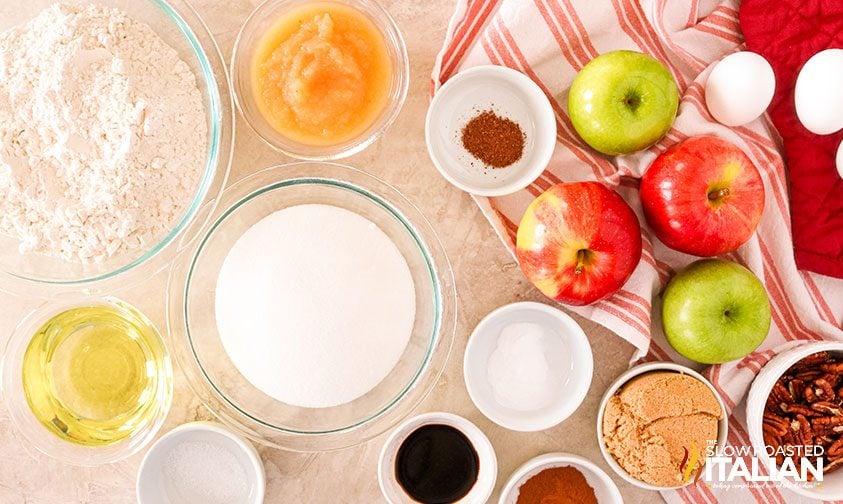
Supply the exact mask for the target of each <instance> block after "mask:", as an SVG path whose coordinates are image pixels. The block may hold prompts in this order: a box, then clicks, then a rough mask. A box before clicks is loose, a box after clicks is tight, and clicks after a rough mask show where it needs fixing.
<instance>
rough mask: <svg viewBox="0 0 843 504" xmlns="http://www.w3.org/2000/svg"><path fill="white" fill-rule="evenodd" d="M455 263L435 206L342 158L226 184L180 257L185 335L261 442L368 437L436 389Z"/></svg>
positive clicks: (178, 331)
mask: <svg viewBox="0 0 843 504" xmlns="http://www.w3.org/2000/svg"><path fill="white" fill-rule="evenodd" d="M455 311H456V293H455V289H454V280H453V273H452V271H451V267H450V264H449V262H448V258H447V256H446V254H445V251H444V249H443V248H442V245H441V243H440V242H439V239H438V238H437V236H436V234H435V232H434V231H433V229H432V228H431V226H430V224H429V223H428V221H427V220H426V219H425V217H424V216H423V215H422V214H421V212H420V211H419V210H418V209H417V208H416V207H415V206H414V205H413V204H412V203H411V202H410V201H409V200H407V198H405V197H404V196H403V195H402V194H401V193H399V192H398V191H397V190H396V189H395V188H393V187H391V186H389V185H388V184H386V183H384V182H382V181H380V180H378V179H376V178H374V177H372V176H370V175H367V174H365V173H363V172H361V171H359V170H356V169H354V168H351V167H348V166H344V165H340V164H333V163H309V162H302V163H293V164H289V165H283V166H275V167H271V168H267V169H264V170H262V171H259V172H257V173H255V174H253V175H250V176H249V177H246V178H245V179H243V180H241V181H240V182H238V183H236V184H234V185H233V186H231V187H230V188H228V189H227V190H226V191H224V193H223V195H222V197H221V201H220V204H219V205H218V207H217V210H216V211H215V212H214V215H213V217H212V219H211V222H210V224H209V227H208V229H207V231H206V233H205V234H204V236H203V237H202V238H201V239H200V240H198V241H197V243H196V245H195V248H194V250H192V251H191V252H190V253H187V254H184V255H183V256H181V257H180V258H179V259H178V260H177V261H176V263H175V264H174V266H173V269H172V270H171V273H170V280H169V287H168V301H167V319H168V330H169V336H170V340H171V350H172V353H173V355H174V357H175V360H176V362H177V363H178V365H179V366H180V368H181V369H182V371H183V373H184V374H185V376H186V378H187V381H188V383H189V385H190V386H191V388H192V389H193V391H194V392H195V393H196V394H197V395H198V396H199V398H200V399H201V401H202V402H203V403H204V404H205V406H207V407H208V408H209V409H210V410H211V411H212V412H213V413H214V414H215V415H216V416H217V417H218V418H219V419H220V420H221V421H222V422H224V423H226V424H228V425H229V426H230V427H232V428H234V429H236V430H237V431H238V432H240V433H241V434H243V435H245V436H247V437H249V438H251V439H253V440H255V441H258V442H261V443H264V444H266V445H269V446H274V447H278V448H284V449H288V450H295V451H328V450H334V449H341V448H345V447H349V446H353V445H356V444H359V443H362V442H364V441H366V440H368V439H371V438H372V437H374V436H376V435H378V434H380V433H382V432H384V431H386V430H388V429H389V428H390V427H392V426H394V425H395V424H396V423H397V422H399V421H400V420H401V419H402V418H404V417H405V416H406V415H407V414H408V413H409V412H410V411H411V410H412V409H413V408H414V407H415V406H416V405H418V403H419V402H421V400H422V399H424V398H425V397H426V396H427V394H428V392H429V391H430V390H431V388H432V387H433V385H434V384H435V382H436V380H437V379H438V378H439V376H440V375H441V373H442V371H443V369H444V366H445V362H446V360H447V358H448V355H449V353H450V349H451V344H452V341H453V337H454V330H455V321H456V318H455Z"/></svg>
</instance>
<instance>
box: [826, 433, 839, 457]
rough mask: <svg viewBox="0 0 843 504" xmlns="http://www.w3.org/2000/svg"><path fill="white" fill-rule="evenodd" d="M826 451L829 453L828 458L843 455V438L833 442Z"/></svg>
mask: <svg viewBox="0 0 843 504" xmlns="http://www.w3.org/2000/svg"><path fill="white" fill-rule="evenodd" d="M825 452H826V453H827V454H828V458H830V459H836V458H839V457H840V456H843V438H840V439H838V440H837V441H835V442H833V443H831V445H829V447H828V448H826V450H825Z"/></svg>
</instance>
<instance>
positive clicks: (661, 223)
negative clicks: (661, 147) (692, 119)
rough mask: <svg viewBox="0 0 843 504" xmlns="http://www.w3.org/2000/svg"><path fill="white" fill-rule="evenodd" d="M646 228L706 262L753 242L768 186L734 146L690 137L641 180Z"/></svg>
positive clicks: (718, 141) (664, 155)
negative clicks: (706, 259) (747, 242)
mask: <svg viewBox="0 0 843 504" xmlns="http://www.w3.org/2000/svg"><path fill="white" fill-rule="evenodd" d="M641 204H642V206H643V208H644V215H645V217H646V218H647V223H648V224H649V225H650V228H651V229H652V230H653V232H654V233H655V235H656V236H657V237H658V238H659V240H661V241H662V242H663V243H664V244H665V245H667V246H668V247H670V248H672V249H675V250H678V251H680V252H685V253H686V254H692V255H697V256H702V257H711V256H715V255H721V254H726V253H728V252H732V251H734V250H736V249H737V248H738V247H740V246H741V245H743V244H744V243H746V241H747V240H749V239H750V237H751V236H752V234H753V233H754V232H755V229H756V228H757V227H758V223H759V222H760V220H761V213H762V212H763V211H764V182H763V181H762V180H761V175H760V174H759V173H758V169H757V168H756V167H755V165H753V164H752V161H751V160H750V159H749V158H748V157H747V156H746V154H744V152H743V151H742V150H741V149H740V148H738V147H737V146H736V145H734V144H733V143H731V142H729V141H727V140H723V139H722V138H718V137H714V136H697V137H691V138H689V139H687V140H685V141H684V142H681V143H679V144H677V145H674V146H673V147H671V148H670V149H668V150H667V151H665V152H663V153H662V154H661V155H659V157H657V158H656V160H655V161H653V164H651V165H650V167H649V168H648V169H647V171H646V172H645V173H644V176H643V177H642V179H641Z"/></svg>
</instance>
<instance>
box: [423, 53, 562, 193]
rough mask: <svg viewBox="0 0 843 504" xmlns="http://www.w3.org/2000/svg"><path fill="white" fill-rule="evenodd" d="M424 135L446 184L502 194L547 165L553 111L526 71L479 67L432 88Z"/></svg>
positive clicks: (552, 139) (531, 178) (553, 139)
mask: <svg viewBox="0 0 843 504" xmlns="http://www.w3.org/2000/svg"><path fill="white" fill-rule="evenodd" d="M425 138H426V140H427V150H428V153H429V154H430V159H431V160H432V161H433V164H434V165H435V166H436V168H437V169H438V170H439V172H440V173H441V174H442V176H443V177H445V179H447V180H448V181H449V182H450V183H452V184H453V185H455V186H456V187H458V188H460V189H462V190H463V191H466V192H469V193H471V194H476V195H478V196H503V195H505V194H511V193H514V192H517V191H519V190H521V189H524V188H525V187H527V186H528V185H530V184H531V183H533V181H535V180H536V179H537V178H538V177H539V176H540V175H541V174H542V172H543V171H544V169H545V168H547V165H548V163H549V162H550V158H551V156H552V155H553V149H554V147H555V145H556V116H555V114H554V111H553V107H552V105H551V104H550V101H549V100H548V98H547V96H546V95H545V93H544V91H542V89H541V88H540V87H539V86H538V85H537V84H536V83H535V82H533V81H532V80H531V79H530V78H529V77H527V76H526V75H524V74H522V73H521V72H518V71H516V70H512V69H510V68H507V67H502V66H496V65H486V66H478V67H474V68H470V69H468V70H465V71H462V72H460V73H459V74H457V75H456V76H454V77H453V78H451V79H450V80H449V81H448V82H447V83H445V85H444V86H442V88H441V89H439V91H437V93H436V95H435V96H434V97H433V101H431V103H430V108H429V109H428V111H427V120H426V124H425Z"/></svg>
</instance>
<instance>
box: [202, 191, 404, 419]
mask: <svg viewBox="0 0 843 504" xmlns="http://www.w3.org/2000/svg"><path fill="white" fill-rule="evenodd" d="M215 301H216V320H217V328H218V331H219V335H220V338H221V340H222V343H223V346H224V347H225V351H226V352H227V353H228V355H229V357H230V358H231V361H232V362H233V363H234V365H235V366H236V367H237V369H238V370H240V372H241V373H242V374H243V376H244V377H245V378H246V379H247V380H249V382H251V383H252V384H253V385H254V386H255V387H257V388H258V389H260V390H261V391H263V392H264V393H266V394H268V395H269V396H271V397H273V398H275V399H277V400H279V401H281V402H284V403H287V404H291V405H294V406H301V407H308V408H322V407H331V406H337V405H340V404H345V403H347V402H350V401H353V400H354V399H357V398H358V397H361V396H363V395H364V394H366V393H367V392H369V391H370V390H372V389H373V388H374V387H375V386H377V385H378V383H380V382H381V381H382V380H383V379H384V378H385V377H386V376H387V375H388V374H389V372H390V371H391V370H392V369H393V368H394V367H395V365H396V364H397V363H398V360H399V358H400V357H401V354H402V353H403V352H404V349H405V348H406V346H407V342H408V341H409V338H410V334H411V332H412V329H413V324H414V321H415V312H416V308H415V306H416V296H415V286H414V283H413V278H412V276H411V273H410V269H409V267H408V265H407V261H406V260H405V259H404V256H403V255H402V254H401V252H400V251H399V250H398V248H397V247H396V245H395V243H393V242H392V240H391V239H390V238H389V237H388V236H387V235H386V233H384V232H383V231H382V230H381V229H380V228H379V227H378V226H377V225H375V224H374V223H372V222H371V221H369V220H368V219H366V218H364V217H362V216H360V215H358V214H356V213H354V212H351V211H348V210H345V209H342V208H338V207H334V206H329V205H298V206H293V207H289V208H285V209H283V210H279V211H277V212H275V213H273V214H271V215H269V216H267V217H265V218H263V219H262V220H260V221H259V222H257V223H256V224H254V225H253V226H252V227H251V228H249V229H248V230H247V231H246V232H245V233H243V236H241V237H240V238H239V239H238V240H237V242H236V243H235V244H234V246H233V247H232V248H231V250H230V251H229V253H228V256H227V257H226V258H225V261H224V262H223V265H222V268H221V269H220V273H219V278H218V280H217V286H216V299H215Z"/></svg>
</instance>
